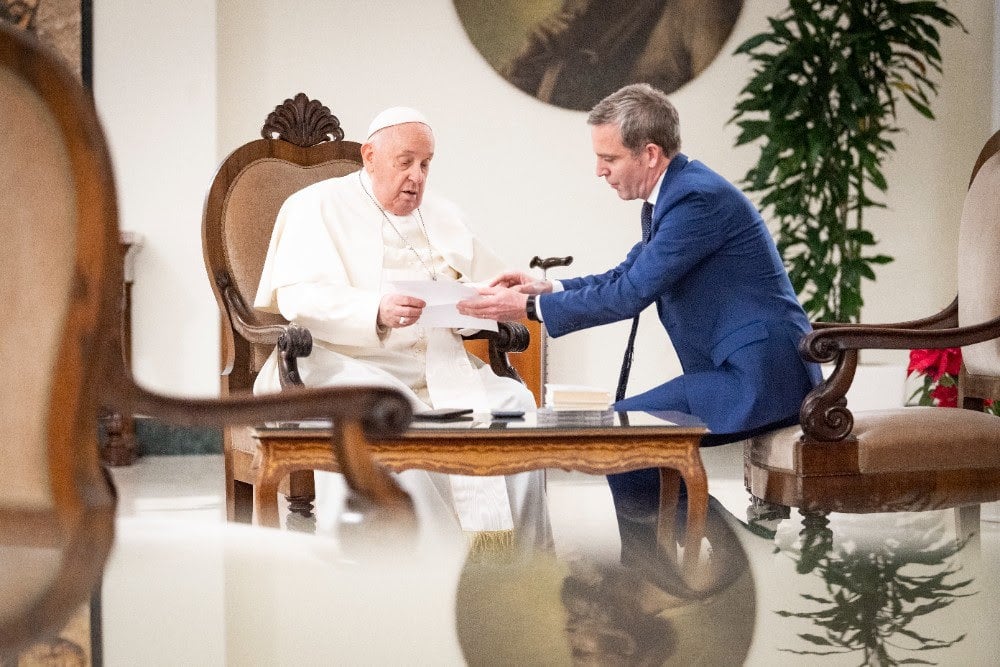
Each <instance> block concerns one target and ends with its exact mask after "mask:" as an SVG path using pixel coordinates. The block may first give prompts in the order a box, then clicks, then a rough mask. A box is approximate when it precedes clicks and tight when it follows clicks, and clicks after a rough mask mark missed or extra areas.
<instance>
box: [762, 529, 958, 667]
mask: <svg viewBox="0 0 1000 667" xmlns="http://www.w3.org/2000/svg"><path fill="white" fill-rule="evenodd" d="M828 523H829V521H828V520H827V518H826V517H825V516H817V515H810V516H806V517H805V518H804V520H803V530H802V532H801V533H800V534H799V537H800V539H799V540H798V541H797V542H796V544H795V545H794V547H793V549H792V550H790V551H787V552H786V553H788V555H790V556H791V557H792V559H793V560H794V561H795V562H796V571H797V572H798V573H799V574H803V575H808V574H810V573H813V574H816V575H818V576H819V577H821V578H822V580H823V582H824V585H825V588H826V595H811V594H807V593H803V594H801V597H802V598H803V599H805V600H807V601H809V602H812V603H814V604H815V605H818V606H819V609H815V610H812V611H778V612H776V613H777V614H778V615H779V616H781V617H783V618H801V619H808V620H810V621H812V622H813V623H814V624H815V625H816V626H818V628H821V629H822V632H821V633H819V634H814V633H799V635H798V636H799V637H801V638H802V639H803V640H804V641H805V642H806V643H808V644H809V645H810V646H811V647H812V648H810V649H791V648H783V649H781V650H783V651H786V652H789V653H794V654H797V655H833V654H841V653H853V652H860V653H861V658H862V660H861V664H863V665H873V664H875V665H898V664H935V663H933V662H929V661H928V660H926V659H923V658H917V657H914V656H910V657H906V658H899V657H898V655H899V654H900V653H901V652H903V651H907V652H924V651H934V650H938V649H944V648H948V647H950V646H953V645H955V644H957V643H959V642H961V641H962V640H963V639H964V638H965V634H961V635H959V636H957V637H952V638H948V639H940V638H934V637H929V636H927V635H925V634H922V633H921V632H918V631H916V630H915V629H914V627H913V626H914V624H915V621H917V620H918V619H920V618H921V617H926V616H927V615H928V614H931V613H933V612H935V611H937V610H939V609H943V608H945V607H948V606H950V605H951V604H952V603H953V602H954V601H955V600H957V599H958V598H962V597H968V596H970V595H974V594H975V593H974V592H973V591H971V590H970V584H972V581H973V580H972V579H971V578H968V579H966V578H962V577H960V576H959V571H960V570H961V569H962V566H961V565H960V564H959V563H958V559H957V558H956V554H958V553H959V551H961V550H962V548H963V547H964V546H966V544H968V543H969V538H968V537H965V538H962V539H958V540H955V539H952V538H949V537H946V536H945V530H944V528H943V526H942V525H941V523H940V522H939V521H938V520H936V519H934V518H932V517H926V516H921V515H916V516H915V517H909V518H908V519H907V520H906V521H905V525H904V526H901V527H902V528H904V529H905V530H904V533H905V536H906V537H905V538H904V540H900V539H896V538H895V536H892V535H890V536H886V537H885V538H884V539H882V540H881V541H880V542H878V543H875V544H866V545H859V544H857V543H854V542H844V543H839V544H836V545H835V543H834V537H833V531H832V530H830V529H829V527H828ZM890 652H893V653H896V654H897V655H896V656H894V655H892V654H891V653H890ZM928 657H930V656H928Z"/></svg>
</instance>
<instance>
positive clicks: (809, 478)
mask: <svg viewBox="0 0 1000 667" xmlns="http://www.w3.org/2000/svg"><path fill="white" fill-rule="evenodd" d="M948 347H961V348H962V354H963V358H964V365H965V367H964V370H963V372H962V375H961V379H960V400H961V401H962V405H963V407H965V408H968V409H948V408H937V407H907V408H899V409H894V410H881V411H869V412H860V413H857V414H853V415H852V413H851V412H850V410H848V406H847V401H846V398H845V395H846V393H847V390H848V389H849V388H850V385H851V382H852V380H853V379H854V372H855V368H856V366H857V362H858V351H859V350H862V349H894V350H907V349H920V348H948ZM800 351H801V353H802V355H803V356H804V357H806V358H808V359H810V360H813V361H817V362H833V363H835V368H834V370H833V373H832V374H831V375H830V377H829V379H827V380H826V381H825V382H823V383H822V384H821V385H820V386H818V387H816V388H815V389H814V390H813V391H812V392H811V393H810V394H809V395H808V396H807V397H806V399H805V400H804V401H803V403H802V409H801V413H800V416H801V424H802V426H801V427H798V426H795V427H789V428H786V429H782V430H779V431H775V432H772V433H768V434H765V435H762V436H760V437H757V438H754V439H753V440H751V441H749V444H748V445H747V447H746V450H745V481H746V486H747V489H748V490H749V491H750V493H751V494H752V495H753V496H754V497H755V498H756V499H760V500H764V501H767V502H769V503H774V504H777V505H783V506H792V507H799V508H801V509H802V510H803V511H805V512H828V511H834V512H879V511H911V510H925V509H938V508H947V507H960V506H963V505H965V506H967V505H978V504H980V503H984V502H990V501H994V500H998V499H1000V417H996V416H993V415H990V414H985V413H983V412H982V411H981V410H982V406H983V399H998V398H1000V133H997V134H995V135H993V137H991V138H990V140H989V141H988V142H987V143H986V145H985V147H984V148H983V150H982V152H981V153H980V156H979V158H978V159H977V160H976V163H975V166H974V168H973V171H972V178H971V179H970V185H969V190H968V193H967V195H966V198H965V205H964V208H963V211H962V219H961V226H960V232H959V262H958V297H957V298H956V299H955V301H954V302H953V303H952V304H951V305H950V306H948V307H947V308H945V309H944V310H943V311H941V312H940V313H938V314H936V315H933V316H931V317H927V318H925V319H921V320H914V321H910V322H902V323H898V324H886V325H850V326H846V325H824V326H821V327H817V330H816V331H814V332H812V333H811V334H809V335H808V336H806V337H805V339H804V340H803V341H802V343H801V345H800Z"/></svg>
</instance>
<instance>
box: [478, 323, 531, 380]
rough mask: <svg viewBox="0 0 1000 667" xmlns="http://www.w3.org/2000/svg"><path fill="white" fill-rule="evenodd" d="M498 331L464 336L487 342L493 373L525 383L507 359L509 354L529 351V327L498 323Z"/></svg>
mask: <svg viewBox="0 0 1000 667" xmlns="http://www.w3.org/2000/svg"><path fill="white" fill-rule="evenodd" d="M497 324H498V327H499V329H498V331H495V332H494V331H486V330H483V331H477V332H476V333H473V334H469V335H467V336H463V338H465V339H466V340H486V341H488V349H489V355H490V368H492V369H493V372H494V373H496V374H497V375H500V376H502V377H509V378H512V379H514V380H517V381H518V382H523V380H522V379H521V376H520V375H518V373H517V371H516V370H515V369H514V367H513V366H511V365H510V360H509V359H508V358H507V353H508V352H524V351H525V350H527V349H528V343H530V342H531V336H530V335H529V334H528V327H526V326H524V325H523V324H521V323H520V322H498V323H497Z"/></svg>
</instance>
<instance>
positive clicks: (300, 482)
mask: <svg viewBox="0 0 1000 667" xmlns="http://www.w3.org/2000/svg"><path fill="white" fill-rule="evenodd" d="M261 136H262V137H263V138H262V139H257V140H255V141H251V142H249V143H246V144H243V145H242V146H240V147H239V148H237V149H236V150H234V151H233V152H232V153H230V154H229V155H228V156H227V157H226V158H225V160H223V162H222V164H221V165H220V166H219V169H218V171H217V172H216V175H215V179H214V180H213V181H212V185H211V187H210V189H209V191H208V196H207V198H206V200H205V213H204V217H203V219H202V243H203V251H204V259H205V269H206V271H207V272H208V276H209V279H210V281H211V283H212V289H213V291H214V292H215V297H216V300H217V301H218V304H219V313H220V316H221V318H222V373H221V393H222V395H223V396H232V395H239V394H249V393H251V392H252V391H253V383H254V380H255V379H256V377H257V374H258V373H259V372H260V369H261V367H262V366H263V364H264V362H265V361H266V360H267V358H268V356H269V355H270V354H271V351H272V350H273V349H274V347H275V346H276V345H277V346H278V348H279V349H280V350H281V375H280V378H281V384H282V387H283V388H284V389H287V388H290V387H302V380H301V379H300V377H299V373H298V365H297V364H298V359H300V358H303V357H307V356H309V354H310V352H311V351H312V335H311V334H310V332H309V330H308V329H306V328H304V327H302V326H299V325H296V324H291V323H289V322H288V321H287V320H285V319H284V318H283V317H281V316H280V315H274V314H269V313H264V312H261V311H257V310H255V309H254V308H253V307H252V304H253V302H254V296H255V295H256V293H257V285H258V283H259V281H260V275H261V271H262V269H263V266H264V258H265V256H266V255H267V247H268V244H269V243H270V241H271V232H272V230H273V229H274V222H275V218H276V217H277V215H278V210H279V209H280V208H281V205H282V204H283V203H284V201H285V199H287V198H288V197H289V195H291V194H292V193H294V192H297V191H298V190H301V189H302V188H304V187H306V186H308V185H312V184H313V183H317V182H319V181H321V180H325V179H328V178H336V177H342V176H346V175H348V174H351V173H354V172H355V171H357V170H359V169H361V167H362V160H361V144H359V143H357V142H354V141H345V140H344V131H343V130H342V129H341V127H340V120H339V119H338V118H337V117H336V116H334V115H333V114H332V113H331V112H330V109H329V108H327V107H325V106H323V104H321V103H320V102H319V101H318V100H311V99H309V98H308V97H307V96H306V95H305V94H304V93H299V94H298V95H296V96H295V97H294V99H287V100H285V101H284V102H283V103H282V104H279V105H278V106H277V107H275V109H274V111H272V112H271V114H270V115H268V117H267V119H266V120H265V122H264V126H263V128H262V129H261ZM469 338H470V339H475V340H476V343H479V344H481V345H482V348H481V349H480V350H479V351H481V352H483V353H484V354H483V355H482V358H484V359H488V361H489V363H490V366H491V367H492V368H493V371H494V372H495V373H497V374H498V375H505V376H507V377H513V378H515V379H520V378H519V376H518V374H517V371H515V370H514V368H513V367H512V366H511V364H510V362H509V361H508V359H507V353H508V352H520V351H522V350H524V349H526V348H527V346H528V334H527V329H525V327H524V326H523V325H521V324H507V323H501V324H500V331H499V332H497V333H494V332H491V331H484V332H480V333H477V334H475V335H473V336H470V337H469ZM223 449H224V453H225V466H226V506H227V510H228V516H229V518H230V520H235V521H241V522H247V523H248V522H250V520H251V516H252V509H253V482H254V478H255V474H254V465H255V464H254V454H255V444H254V441H253V440H252V439H251V437H250V432H249V430H248V429H246V428H243V427H231V428H227V429H226V431H225V434H224V440H223ZM297 463H299V464H303V463H306V462H303V461H301V460H298V461H297ZM281 491H282V493H283V494H284V495H285V496H286V497H287V499H288V502H289V509H290V510H291V514H290V515H289V521H293V522H296V523H300V521H299V518H309V517H311V516H312V503H313V500H314V498H315V487H314V482H313V473H312V470H298V471H296V472H293V473H291V474H290V475H289V476H288V477H287V478H286V479H285V481H284V482H283V483H282V486H281ZM300 527H308V524H306V525H305V526H301V525H300Z"/></svg>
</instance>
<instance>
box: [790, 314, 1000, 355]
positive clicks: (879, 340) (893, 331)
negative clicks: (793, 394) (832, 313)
mask: <svg viewBox="0 0 1000 667" xmlns="http://www.w3.org/2000/svg"><path fill="white" fill-rule="evenodd" d="M915 321H920V320H915ZM994 338H1000V317H995V318H993V319H992V320H987V321H986V322H982V323H981V324H976V325H973V326H968V327H946V328H932V329H907V328H902V327H888V326H860V325H855V324H851V325H841V326H835V327H829V328H824V329H818V330H816V331H813V332H811V333H808V334H806V335H805V337H803V339H802V340H801V341H800V342H799V353H800V354H801V355H802V356H803V357H804V358H805V359H807V360H809V361H816V362H820V363H826V362H831V361H835V360H836V359H837V358H838V357H839V356H840V354H841V353H842V352H844V351H846V350H912V349H918V348H928V349H940V348H946V347H962V346H965V345H974V344H976V343H982V342H984V341H987V340H992V339H994Z"/></svg>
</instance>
